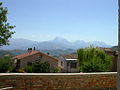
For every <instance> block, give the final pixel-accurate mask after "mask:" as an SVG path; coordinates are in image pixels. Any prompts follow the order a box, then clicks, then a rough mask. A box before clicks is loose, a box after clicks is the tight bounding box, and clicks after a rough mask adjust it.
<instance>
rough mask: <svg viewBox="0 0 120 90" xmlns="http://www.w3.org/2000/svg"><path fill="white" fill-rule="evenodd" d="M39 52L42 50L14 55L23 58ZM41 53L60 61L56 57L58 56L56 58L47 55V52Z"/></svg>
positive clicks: (16, 57)
mask: <svg viewBox="0 0 120 90" xmlns="http://www.w3.org/2000/svg"><path fill="white" fill-rule="evenodd" d="M37 53H41V52H39V51H31V52H28V53H24V54H21V55H18V56H15V57H13V59H22V58H24V57H28V56H31V55H34V54H37ZM41 54H43V55H45V56H47V57H49V58H52V59H54V60H57V61H58V59H56V58H54V57H52V56H49V55H47V54H45V53H41Z"/></svg>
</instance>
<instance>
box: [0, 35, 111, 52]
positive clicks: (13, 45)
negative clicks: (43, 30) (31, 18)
mask: <svg viewBox="0 0 120 90" xmlns="http://www.w3.org/2000/svg"><path fill="white" fill-rule="evenodd" d="M90 45H93V46H97V47H111V45H107V44H106V43H104V42H100V41H92V42H85V41H83V40H77V41H75V42H70V41H68V40H66V39H64V38H60V37H56V38H54V39H53V40H49V41H42V42H39V41H32V40H27V39H23V38H12V39H10V45H9V46H2V47H1V49H3V50H15V49H20V50H25V49H27V48H32V47H36V49H37V50H42V49H47V50H56V49H61V50H66V49H74V50H76V49H79V48H85V47H88V46H90Z"/></svg>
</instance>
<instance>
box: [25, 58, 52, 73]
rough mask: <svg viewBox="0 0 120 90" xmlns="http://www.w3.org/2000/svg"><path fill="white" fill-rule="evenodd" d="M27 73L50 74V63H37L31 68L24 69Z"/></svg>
mask: <svg viewBox="0 0 120 90" xmlns="http://www.w3.org/2000/svg"><path fill="white" fill-rule="evenodd" d="M24 70H25V72H28V73H32V72H33V73H48V72H50V64H49V63H48V62H41V61H39V60H38V61H35V62H33V63H32V65H31V66H26V67H25V68H24Z"/></svg>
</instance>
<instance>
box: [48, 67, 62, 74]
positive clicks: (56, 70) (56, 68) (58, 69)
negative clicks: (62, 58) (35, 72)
mask: <svg viewBox="0 0 120 90" xmlns="http://www.w3.org/2000/svg"><path fill="white" fill-rule="evenodd" d="M50 72H51V73H58V72H60V68H58V67H53V68H51V70H50Z"/></svg>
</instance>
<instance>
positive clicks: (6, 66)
mask: <svg viewBox="0 0 120 90" xmlns="http://www.w3.org/2000/svg"><path fill="white" fill-rule="evenodd" d="M12 69H13V66H12V59H11V57H9V56H5V57H2V58H0V73H5V72H10V71H12Z"/></svg>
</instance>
